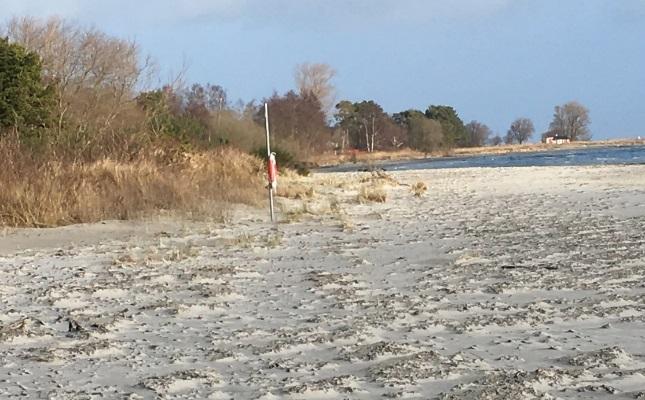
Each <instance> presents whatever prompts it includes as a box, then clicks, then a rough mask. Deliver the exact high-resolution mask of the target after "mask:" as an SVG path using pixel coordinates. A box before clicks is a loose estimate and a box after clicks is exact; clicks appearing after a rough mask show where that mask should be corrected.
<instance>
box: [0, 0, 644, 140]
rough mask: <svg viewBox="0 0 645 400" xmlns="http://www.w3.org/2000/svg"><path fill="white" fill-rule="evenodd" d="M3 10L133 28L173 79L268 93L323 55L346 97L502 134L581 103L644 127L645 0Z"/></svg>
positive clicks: (253, 1)
mask: <svg viewBox="0 0 645 400" xmlns="http://www.w3.org/2000/svg"><path fill="white" fill-rule="evenodd" d="M0 13H1V14H0V15H2V16H3V17H5V18H8V17H10V16H13V15H19V16H20V15H32V16H39V17H44V16H48V15H59V16H62V17H66V18H70V19H73V20H76V21H78V22H81V23H85V24H91V25H94V26H96V27H97V28H99V29H101V30H104V31H106V32H108V33H110V34H113V35H117V36H120V37H125V38H129V39H135V40H136V41H137V42H139V43H140V44H141V47H142V49H143V50H144V52H146V53H147V54H150V55H151V56H152V57H153V58H154V59H155V60H156V61H157V63H158V65H159V67H160V69H161V71H162V72H161V77H162V78H163V79H165V78H167V77H168V76H169V75H170V73H171V71H178V70H180V69H181V67H182V65H183V64H184V63H186V64H187V65H188V68H189V69H188V73H187V80H188V81H189V82H202V83H206V82H211V83H216V84H220V85H222V86H224V87H225V88H226V89H227V90H228V92H229V97H231V98H233V99H237V98H242V99H243V100H245V101H248V100H251V99H253V98H256V99H260V98H262V97H265V96H268V95H270V94H271V93H272V92H273V90H277V91H278V92H284V91H287V90H289V89H292V88H293V86H294V85H293V70H294V67H295V65H296V64H298V63H303V62H325V63H328V64H330V65H331V66H333V67H334V68H335V69H336V70H337V71H338V76H337V77H336V79H335V84H336V86H337V89H338V99H350V100H362V99H373V100H375V101H377V102H378V103H379V104H381V105H382V106H383V107H384V108H385V110H386V111H388V112H397V111H401V110H404V109H408V108H419V109H422V110H424V109H425V108H426V107H427V106H428V105H430V104H446V105H451V106H453V107H455V108H456V109H457V111H458V112H459V114H460V116H461V117H462V119H464V121H466V122H468V121H470V120H473V119H476V120H479V121H481V122H484V123H486V124H487V125H489V126H490V127H491V128H492V129H493V130H494V131H496V132H498V133H500V134H504V133H505V132H506V130H507V129H508V126H509V125H510V123H511V122H512V121H513V119H515V118H517V117H528V118H531V119H532V120H533V121H534V123H535V127H536V130H537V131H538V132H542V131H544V130H546V128H547V127H548V124H549V121H550V120H551V116H552V112H553V107H554V106H555V105H556V104H562V103H564V102H566V101H569V100H577V101H579V102H581V103H583V104H585V105H586V106H587V107H588V108H589V109H590V111H591V118H592V126H591V129H592V132H593V133H594V138H597V139H603V138H612V137H633V136H637V135H641V136H645V0H192V1H191V0H183V1H171V0H128V1H124V0H113V1H109V0H56V1H54V0H33V1H30V0H0Z"/></svg>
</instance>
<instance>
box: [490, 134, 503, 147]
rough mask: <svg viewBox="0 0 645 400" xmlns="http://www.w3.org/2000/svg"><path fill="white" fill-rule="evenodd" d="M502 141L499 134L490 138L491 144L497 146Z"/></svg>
mask: <svg viewBox="0 0 645 400" xmlns="http://www.w3.org/2000/svg"><path fill="white" fill-rule="evenodd" d="M502 143H504V140H503V139H502V137H501V136H499V135H495V136H493V137H492V138H491V139H490V144H491V146H499V145H500V144H502Z"/></svg>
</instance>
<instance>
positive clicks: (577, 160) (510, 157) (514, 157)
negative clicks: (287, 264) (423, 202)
mask: <svg viewBox="0 0 645 400" xmlns="http://www.w3.org/2000/svg"><path fill="white" fill-rule="evenodd" d="M635 164H645V146H640V145H639V146H615V147H593V148H581V149H566V150H551V151H540V152H530V153H511V154H498V155H477V156H462V157H443V158H428V159H425V160H412V161H386V162H380V163H377V164H374V165H373V166H371V167H370V168H377V169H384V170H386V171H406V170H418V169H442V168H473V167H485V168H500V167H533V166H566V165H572V166H576V165H635ZM365 169H368V167H367V166H366V165H361V164H344V165H338V166H333V167H325V168H320V169H319V172H351V171H361V170H365Z"/></svg>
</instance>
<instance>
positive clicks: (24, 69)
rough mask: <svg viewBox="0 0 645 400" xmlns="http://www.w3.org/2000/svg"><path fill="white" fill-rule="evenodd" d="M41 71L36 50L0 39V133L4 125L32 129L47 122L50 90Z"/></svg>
mask: <svg viewBox="0 0 645 400" xmlns="http://www.w3.org/2000/svg"><path fill="white" fill-rule="evenodd" d="M41 72H42V71H41V64H40V59H39V58H38V56H37V55H36V54H34V53H32V52H29V51H27V50H26V49H25V48H24V47H22V46H20V45H18V44H15V43H9V40H8V39H0V134H1V133H2V131H4V130H6V129H7V128H14V130H16V131H17V130H22V129H29V130H33V129H36V128H40V127H45V125H47V123H48V122H49V120H50V114H51V109H52V106H53V92H52V88H51V87H48V86H46V85H45V84H44V83H43V81H42V77H41Z"/></svg>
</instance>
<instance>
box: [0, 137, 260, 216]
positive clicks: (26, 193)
mask: <svg viewBox="0 0 645 400" xmlns="http://www.w3.org/2000/svg"><path fill="white" fill-rule="evenodd" d="M16 150H17V149H16V148H15V147H13V146H10V145H8V144H7V143H0V153H1V154H0V155H1V156H2V158H1V159H0V187H2V191H1V192H0V225H5V226H30V227H48V226H56V225H65V224H72V223H79V222H94V221H100V220H105V219H127V218H134V217H139V216H143V215H146V214H149V213H153V212H159V211H163V210H172V211H173V212H179V213H184V214H187V215H202V216H203V215H209V216H212V217H216V218H222V217H223V216H224V215H225V211H226V203H231V202H235V203H247V204H257V203H258V201H259V200H260V198H261V193H262V191H261V188H262V181H263V179H262V174H261V172H260V171H261V168H260V164H259V160H257V159H256V158H254V157H252V156H249V155H246V154H243V153H241V152H239V151H237V150H232V149H228V148H220V149H217V150H212V151H208V152H202V153H195V154H183V155H181V156H180V158H179V159H178V160H173V162H172V163H171V162H168V161H163V157H159V155H157V156H154V155H148V156H140V157H138V158H136V159H134V160H131V161H114V160H111V159H109V158H105V159H101V160H98V161H93V162H63V161H59V160H56V159H33V158H28V157H26V156H24V155H22V154H21V153H19V152H17V151H16ZM240 182H244V184H243V185H242V184H240Z"/></svg>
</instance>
